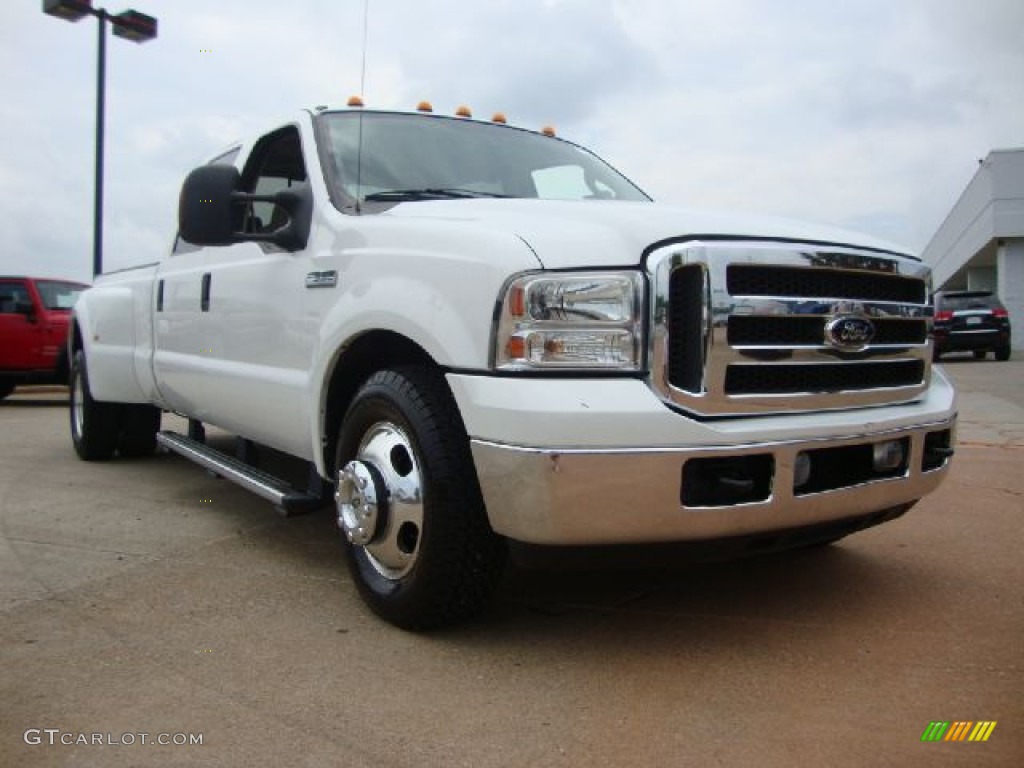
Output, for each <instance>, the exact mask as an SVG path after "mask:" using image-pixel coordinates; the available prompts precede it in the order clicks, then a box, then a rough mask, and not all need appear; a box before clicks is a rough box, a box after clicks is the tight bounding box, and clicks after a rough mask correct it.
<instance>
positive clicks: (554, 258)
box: [380, 199, 913, 269]
mask: <svg viewBox="0 0 1024 768" xmlns="http://www.w3.org/2000/svg"><path fill="white" fill-rule="evenodd" d="M380 215H382V216H395V217H401V218H426V219H433V220H439V219H444V220H452V221H464V222H466V223H467V224H472V225H475V226H482V227H486V228H493V229H500V230H503V231H507V232H510V233H512V234H515V235H517V236H518V237H520V238H522V240H523V241H525V242H526V244H527V245H529V247H530V248H531V249H533V251H534V253H535V254H536V255H537V258H538V259H540V261H541V262H542V263H543V265H544V266H545V267H546V268H548V269H566V268H574V267H598V268H608V267H627V266H635V265H638V264H639V263H640V261H641V258H642V255H643V253H644V251H645V250H646V249H647V248H648V247H650V246H651V245H654V244H655V243H660V242H664V241H667V240H698V239H702V238H722V237H736V238H743V239H747V238H759V239H766V240H788V241H793V240H795V241H803V242H809V243H821V244H830V245H847V246H855V247H861V248H869V249H872V250H878V251H885V252H888V253H893V254H898V255H901V256H910V257H911V258H913V255H912V254H911V253H909V252H908V251H907V250H906V249H905V248H902V247H900V246H898V245H893V244H892V243H887V242H884V241H880V240H876V239H874V238H871V237H868V236H866V235H863V234H859V233H856V232H850V231H847V230H844V229H837V228H832V227H826V226H820V225H815V224H807V223H804V222H799V221H793V220H789V219H783V218H775V217H770V216H754V215H737V214H726V213H715V212H710V211H699V210H693V209H689V208H683V207H676V206H672V205H663V204H661V203H642V202H639V203H632V202H615V201H605V200H589V201H582V202H580V201H560V200H532V199H514V200H499V199H493V200H492V199H472V200H430V201H420V202H410V203H401V204H399V205H396V206H395V207H393V208H391V209H389V210H388V211H386V212H385V213H382V214H380Z"/></svg>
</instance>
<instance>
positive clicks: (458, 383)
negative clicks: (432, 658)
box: [69, 107, 956, 628]
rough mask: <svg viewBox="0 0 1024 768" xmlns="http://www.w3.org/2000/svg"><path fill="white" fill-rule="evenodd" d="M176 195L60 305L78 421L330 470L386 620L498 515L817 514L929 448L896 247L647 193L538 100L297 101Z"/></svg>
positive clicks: (805, 534) (439, 613)
mask: <svg viewBox="0 0 1024 768" xmlns="http://www.w3.org/2000/svg"><path fill="white" fill-rule="evenodd" d="M178 215H179V219H178V221H179V229H178V233H177V235H176V237H175V239H174V243H173V246H172V247H171V249H170V252H169V254H168V255H167V256H166V258H164V259H163V260H162V261H161V262H160V263H159V264H154V265H148V266H144V267H139V268H136V269H131V270H126V271H123V272H119V273H113V274H109V275H104V276H102V277H101V278H100V279H98V280H97V281H96V285H95V286H94V287H93V288H91V289H90V290H88V291H86V292H85V293H84V294H83V295H82V297H81V299H80V300H79V301H78V303H77V305H76V307H75V310H74V317H73V326H72V332H71V333H70V334H69V354H70V357H71V359H72V361H73V366H72V368H73V370H72V386H71V408H70V413H71V434H72V439H73V442H74V446H75V449H76V450H77V452H78V454H79V455H80V456H81V457H82V458H83V459H87V460H94V459H107V458H110V457H111V456H112V455H114V454H115V452H116V453H120V454H122V455H140V454H145V453H150V452H152V451H153V450H154V449H155V447H156V445H157V444H158V443H160V444H162V445H164V446H165V447H166V448H168V449H170V450H173V451H176V452H178V453H181V454H183V455H185V456H187V457H189V458H191V459H193V460H195V461H197V462H199V463H200V464H202V465H204V466H206V467H207V468H208V469H210V470H211V471H213V472H214V473H215V474H218V475H221V476H224V477H227V478H230V479H232V480H234V481H236V482H239V483H241V484H242V485H244V486H245V487H247V488H249V489H251V490H253V491H255V492H257V493H258V494H260V495H262V496H264V497H266V498H267V499H270V500H272V501H273V503H275V504H276V505H277V506H278V507H279V508H281V509H282V510H284V511H286V512H295V511H301V510H303V509H308V508H313V507H316V506H317V505H323V504H325V503H328V502H329V501H330V500H331V495H330V494H331V491H332V490H333V502H334V505H335V508H336V513H337V523H338V526H339V528H340V530H341V532H342V534H343V535H342V536H340V539H341V541H342V546H343V550H344V552H345V557H346V559H347V561H348V564H349V567H350V569H351V572H352V574H353V577H354V579H355V582H356V583H357V585H358V587H359V590H360V592H361V594H362V596H363V597H364V599H365V600H366V601H367V603H368V604H369V606H370V607H371V608H372V610H374V611H375V612H376V613H377V614H379V615H380V616H382V617H383V618H385V619H386V620H388V621H391V622H393V623H394V624H397V625H399V626H402V627H406V628H429V627H435V626H440V625H444V624H450V623H453V622H457V621H460V620H463V619H465V618H467V617H468V616H470V615H472V614H474V613H475V612H477V611H478V610H479V609H480V608H481V607H482V606H483V605H484V604H485V601H486V600H487V598H488V595H489V593H491V591H492V589H493V587H494V585H495V584H496V582H497V580H498V578H499V576H500V574H501V571H502V568H503V563H504V558H505V552H506V548H507V542H508V540H513V541H520V542H527V543H531V544H539V545H602V544H624V543H639V542H669V541H707V540H716V541H718V540H730V541H732V542H738V543H740V544H746V545H747V546H749V548H751V549H760V548H765V547H775V548H778V547H786V546H800V545H805V544H811V543H816V542H821V541H832V540H835V539H837V538H839V537H841V536H844V535H846V534H848V533H851V532H854V531H857V530H859V529H862V528H865V527H868V526H871V525H875V524H877V523H880V522H884V521H888V520H891V519H893V518H895V517H898V516H899V515H901V514H903V513H904V512H905V511H906V510H907V509H909V508H910V507H911V506H912V505H913V504H914V503H915V502H916V501H917V500H918V499H920V498H921V497H923V496H924V495H926V494H927V493H929V492H930V491H932V490H933V489H935V487H936V486H938V484H939V483H940V482H941V481H942V479H943V478H944V477H945V475H946V474H947V472H948V469H949V464H950V459H951V456H952V453H953V444H954V428H955V420H956V405H955V393H954V390H953V388H952V387H951V385H950V383H949V382H948V381H947V380H946V378H945V377H944V376H943V375H942V373H941V372H940V371H939V370H938V369H935V368H933V367H932V365H931V359H932V350H931V339H930V328H931V311H930V308H929V305H928V296H929V291H930V276H929V270H928V269H927V267H925V265H923V264H922V263H921V262H920V260H918V259H917V258H915V257H914V256H912V255H911V254H909V253H906V252H905V251H903V250H900V249H898V248H896V247H893V246H891V245H888V244H885V243H881V242H876V241H873V240H871V239H868V238H865V237H863V236H859V235H855V234H851V233H849V232H845V231H840V230H834V229H830V228H823V227H817V226H809V225H805V224H799V223H795V222H791V221H785V220H778V219H773V218H751V217H748V216H730V215H718V214H710V213H703V212H698V211H693V210H688V209H683V208H676V207H670V206H666V205H660V204H656V203H654V202H652V201H651V200H650V199H649V198H648V197H647V195H645V194H644V193H643V192H642V191H641V190H640V189H638V188H637V187H636V186H634V185H633V183H631V182H630V181H629V180H628V179H626V178H625V177H623V176H622V175H621V174H619V173H618V172H617V171H616V170H614V169H613V168H611V167H610V166H609V165H607V164H606V163H605V162H603V161H602V160H600V159H599V158H598V157H596V156H595V155H593V154H592V153H590V152H588V151H587V150H585V149H583V148H581V147H579V146H577V145H575V144H573V143H570V142H568V141H564V140H562V139H560V138H556V137H555V136H554V135H553V132H552V131H550V130H545V131H544V132H533V131H527V130H522V129H519V128H515V127H512V126H510V125H507V124H505V122H504V119H503V118H501V117H500V116H496V118H495V120H493V121H490V122H488V121H479V120H474V119H471V118H468V117H446V116H441V115H437V114H433V113H429V112H426V111H417V112H395V111H373V110H368V109H362V108H359V107H355V108H346V109H338V110H334V109H326V108H317V109H315V110H311V111H307V112H302V113H300V114H298V115H296V116H295V118H294V119H293V120H290V121H288V122H284V123H283V124H281V125H280V126H278V127H275V128H274V129H273V130H271V131H269V132H267V133H265V134H264V135H262V136H258V137H256V138H255V139H254V140H253V141H251V142H247V143H243V144H239V145H236V146H233V147H231V148H230V149H229V150H228V151H226V152H224V153H222V154H220V155H218V156H216V157H214V158H213V159H211V160H210V162H209V163H208V164H206V165H204V166H201V167H199V168H197V169H195V170H193V171H192V172H191V173H190V174H189V175H188V177H187V178H186V180H185V182H184V186H183V188H182V192H181V198H180V206H179V212H178ZM162 411H168V412H175V413H178V414H180V415H182V416H184V417H187V419H188V420H189V422H188V423H189V425H190V426H189V430H188V434H181V433H176V432H168V431H159V430H160V419H161V412H162ZM204 424H206V425H214V426H216V427H218V428H220V430H223V431H226V432H227V433H229V434H231V435H236V436H237V441H238V445H239V446H240V450H239V451H238V454H237V455H229V453H228V452H226V451H224V450H215V449H214V447H211V445H210V444H208V443H207V442H205V441H204V439H203V438H204V434H205V431H204ZM252 446H269V447H270V448H273V449H276V451H277V452H283V453H285V454H288V455H290V456H291V457H294V458H296V459H299V460H301V461H303V462H308V465H309V467H310V468H311V469H312V470H313V471H312V472H311V473H310V478H311V479H310V483H309V487H303V488H296V487H294V485H291V484H288V483H285V482H284V481H283V480H282V479H281V478H280V477H278V476H274V475H272V474H269V473H268V472H267V471H266V469H265V468H259V467H257V466H254V465H253V464H252V462H251V461H249V458H250V457H251V455H252V452H251V450H250V449H251V448H252Z"/></svg>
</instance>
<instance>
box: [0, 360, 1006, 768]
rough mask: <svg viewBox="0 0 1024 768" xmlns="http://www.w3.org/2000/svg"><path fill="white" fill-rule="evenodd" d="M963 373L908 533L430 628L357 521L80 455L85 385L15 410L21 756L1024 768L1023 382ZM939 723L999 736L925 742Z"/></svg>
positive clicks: (16, 723)
mask: <svg viewBox="0 0 1024 768" xmlns="http://www.w3.org/2000/svg"><path fill="white" fill-rule="evenodd" d="M942 367H943V369H944V370H946V371H947V372H948V373H949V374H950V375H951V376H952V378H953V379H954V380H955V381H956V382H957V383H958V385H960V387H961V393H962V394H961V422H960V439H961V447H960V451H959V453H958V455H957V457H956V460H955V464H954V468H953V471H952V473H951V477H950V479H949V480H948V481H947V483H946V484H945V485H944V486H943V487H942V488H941V489H940V491H939V492H938V493H936V494H935V495H933V496H932V497H929V498H928V499H927V500H925V501H924V502H922V503H921V504H919V505H918V506H917V507H916V508H915V509H914V510H912V511H911V512H910V513H908V514H907V515H906V516H905V517H904V518H902V519H901V520H898V521H896V522H894V523H890V524H888V525H884V526H881V527H879V528H876V529H872V530H869V531H866V532H863V533H861V534H858V535H855V536H852V537H850V538H848V539H844V540H843V541H842V542H840V543H839V544H837V545H834V546H832V547H828V548H820V549H816V550H809V551H803V552H798V553H790V554H783V555H779V556H770V557H762V558H757V559H749V560H743V561H739V562H731V563H716V564H686V563H679V564H678V565H676V566H673V567H668V568H665V567H661V568H657V569H654V568H650V569H646V570H643V569H641V570H628V571H623V570H593V571H586V570H584V571H580V570H577V569H573V570H566V571H561V572H558V571H556V572H536V571H525V570H521V569H516V568H512V569H510V571H509V573H508V575H507V578H506V580H505V583H504V585H503V588H502V590H501V593H500V594H499V596H498V600H497V601H496V604H495V606H494V608H493V610H491V611H490V612H489V613H488V614H487V615H486V616H484V617H483V618H482V619H481V620H480V621H478V622H476V623H474V624H472V625H471V626H468V627H464V628H461V629H458V630H453V631H448V632H443V633H435V634H431V635H413V634H409V633H405V632H402V631H400V630H396V629H394V628H392V627H390V626H388V625H385V624H383V623H382V622H380V621H379V620H377V619H376V618H375V617H373V616H372V615H371V614H370V613H369V612H368V611H367V610H366V609H365V608H364V607H363V605H362V603H361V602H360V600H359V598H358V595H357V594H356V591H355V588H354V586H353V585H352V584H351V583H350V581H349V580H348V576H347V573H346V572H345V570H344V568H343V566H342V563H341V562H340V558H339V556H338V552H337V542H336V533H335V530H334V527H333V524H332V520H331V516H330V514H328V513H323V514H315V515H310V516H307V517H302V518H296V519H292V520H283V519H280V518H279V517H277V515H276V513H274V511H273V510H272V509H271V507H270V506H269V505H268V504H266V503H265V502H262V501H261V500H259V499H257V498H256V497H254V496H251V495H250V494H248V493H246V492H245V491H242V490H240V489H238V488H237V487H235V486H233V485H231V484H229V483H227V482H225V481H220V480H216V479H214V478H212V477H210V476H209V475H207V474H205V473H204V472H203V471H202V470H200V469H198V468H197V467H195V466H193V465H191V464H189V463H187V462H185V461H184V460H182V459H180V458H178V457H176V456H172V455H160V456H157V457H155V458H153V459H150V460H144V461H114V462H110V463H102V464H86V463H84V462H80V461H78V460H77V458H76V457H75V456H74V453H73V451H72V449H71V445H70V440H69V438H68V434H67V425H66V421H67V412H66V408H65V407H64V405H63V401H62V399H59V398H62V397H63V394H59V395H58V394H56V393H49V392H46V391H43V392H37V393H18V394H15V395H14V396H12V397H11V398H9V399H8V400H7V401H5V402H4V403H3V404H0V617H2V621H0V766H3V767H4V768H7V767H8V766H10V767H12V768H13V766H71V765H73V766H104V767H106V766H128V765H160V766H163V765H170V766H179V765H180V766H236V765H237V766H264V765H265V766H335V765H337V766H460V765H465V766H473V768H481V767H486V766H592V765H593V766H625V765H628V766H631V767H632V766H675V765H721V766H732V765H756V766H792V765H831V766H863V765H873V766H874V765H883V766H884V765H893V766H897V765H898V766H914V765H929V766H932V765H940V766H941V765H951V766H952V765H957V766H959V765H978V766H986V765H992V766H1017V765H1019V764H1020V759H1021V756H1022V755H1024V694H1022V691H1024V670H1022V663H1024V600H1022V597H1021V596H1022V594H1024V590H1022V587H1024V568H1022V565H1021V562H1022V561H1021V557H1022V555H1021V553H1022V552H1024V525H1022V519H1021V516H1022V508H1024V504H1022V501H1021V500H1022V498H1024V386H1022V381H1024V363H1022V362H1021V361H1017V360H1012V361H1010V362H1008V363H996V362H992V361H988V362H983V363H976V362H974V361H973V360H966V359H965V360H963V361H960V360H958V359H955V358H949V359H948V360H945V361H944V362H943V364H942ZM934 720H951V721H955V720H971V721H978V720H994V721H996V722H997V726H996V727H995V729H994V730H993V732H992V735H991V737H990V738H989V740H988V741H987V742H985V743H938V744H930V743H922V742H921V741H920V738H921V735H922V733H923V732H924V730H925V728H926V727H927V726H928V724H929V722H931V721H934ZM47 730H49V731H50V732H51V733H47ZM142 733H146V734H147V737H146V741H147V743H146V744H142V743H141V736H140V734H142ZM94 734H96V735H98V736H99V737H100V741H103V742H104V743H102V744H94V743H87V744H78V745H63V744H61V743H60V742H61V740H62V739H64V740H65V741H68V740H71V741H81V737H83V736H84V737H86V738H85V740H86V741H87V742H88V741H91V740H92V738H93V735H94ZM161 734H164V735H166V737H167V739H166V740H168V741H174V740H176V739H178V734H181V735H182V736H183V738H185V739H188V738H189V737H192V738H195V736H196V735H200V736H201V738H202V744H201V745H197V744H192V745H189V744H183V745H175V744H173V743H172V744H168V745H154V744H152V743H149V742H152V741H156V740H157V739H158V737H159V736H160V735H161ZM51 737H52V738H54V739H55V743H54V744H52V745H51V744H49V743H48V740H49V739H50V738H51ZM128 737H130V740H131V741H133V742H134V743H132V744H125V743H123V742H125V741H128V740H129V738H128ZM36 740H38V741H39V742H40V743H26V742H27V741H28V742H34V741H36ZM178 740H180V739H178ZM108 742H116V743H108Z"/></svg>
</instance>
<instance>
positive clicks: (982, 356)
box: [974, 349, 988, 360]
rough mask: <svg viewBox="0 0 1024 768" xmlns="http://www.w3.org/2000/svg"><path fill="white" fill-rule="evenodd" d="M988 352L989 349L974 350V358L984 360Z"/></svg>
mask: <svg viewBox="0 0 1024 768" xmlns="http://www.w3.org/2000/svg"><path fill="white" fill-rule="evenodd" d="M987 354H988V350H987V349H976V350H974V359H975V360H984V359H985V355H987Z"/></svg>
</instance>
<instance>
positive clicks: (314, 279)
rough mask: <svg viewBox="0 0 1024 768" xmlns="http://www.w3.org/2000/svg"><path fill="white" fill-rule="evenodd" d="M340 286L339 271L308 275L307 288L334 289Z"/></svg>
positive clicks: (310, 273) (333, 270)
mask: <svg viewBox="0 0 1024 768" xmlns="http://www.w3.org/2000/svg"><path fill="white" fill-rule="evenodd" d="M337 284H338V270H336V269H328V270H325V271H323V272H309V273H307V274H306V287H307V288H333V287H334V286H336V285H337Z"/></svg>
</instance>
